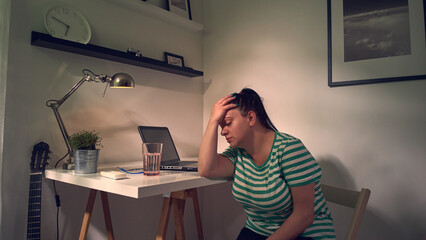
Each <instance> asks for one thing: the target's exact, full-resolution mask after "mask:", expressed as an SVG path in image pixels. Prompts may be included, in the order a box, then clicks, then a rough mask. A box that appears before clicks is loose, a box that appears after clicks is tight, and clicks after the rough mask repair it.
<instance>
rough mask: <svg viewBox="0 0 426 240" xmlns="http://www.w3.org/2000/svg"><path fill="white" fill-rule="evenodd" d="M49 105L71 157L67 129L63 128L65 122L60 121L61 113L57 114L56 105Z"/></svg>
mask: <svg viewBox="0 0 426 240" xmlns="http://www.w3.org/2000/svg"><path fill="white" fill-rule="evenodd" d="M50 107H51V108H52V110H53V113H54V114H55V117H56V121H57V122H58V125H59V129H60V130H61V133H62V137H63V138H64V141H65V145H66V146H67V150H68V155H69V157H70V158H71V157H73V155H74V154H73V152H72V150H71V145H70V142H69V135H68V132H67V129H66V128H65V124H64V122H63V121H62V118H61V115H60V114H59V110H58V107H57V106H50ZM69 162H70V160H69Z"/></svg>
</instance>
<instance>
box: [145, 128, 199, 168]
mask: <svg viewBox="0 0 426 240" xmlns="http://www.w3.org/2000/svg"><path fill="white" fill-rule="evenodd" d="M138 130H139V134H140V135H141V138H142V141H143V142H144V143H163V151H162V154H161V165H160V169H161V170H177V171H193V172H196V171H198V161H182V160H181V159H180V158H179V154H178V152H177V150H176V147H175V144H174V142H173V139H172V136H171V135H170V131H169V129H168V128H167V127H153V126H138Z"/></svg>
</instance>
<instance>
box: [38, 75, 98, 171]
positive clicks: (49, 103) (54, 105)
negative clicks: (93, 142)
mask: <svg viewBox="0 0 426 240" xmlns="http://www.w3.org/2000/svg"><path fill="white" fill-rule="evenodd" d="M91 80H92V79H91V78H90V76H89V75H88V74H85V76H84V77H83V78H82V79H81V80H80V81H79V82H78V83H76V84H75V85H74V86H73V87H72V88H71V89H70V90H69V91H68V92H67V93H66V94H65V96H63V97H62V98H61V99H59V100H49V101H47V102H46V106H48V107H50V108H51V109H52V110H53V113H54V114H55V118H56V121H57V122H58V125H59V129H60V130H61V134H62V137H63V138H64V141H65V145H66V146H67V150H68V154H69V157H70V158H69V159H68V163H71V157H73V155H74V154H73V152H72V150H71V145H70V142H69V135H68V132H67V129H66V128H65V124H64V122H63V121H62V117H61V115H60V114H59V107H60V106H61V105H62V104H63V103H64V102H65V101H66V100H67V99H68V98H69V97H70V96H71V95H72V94H73V93H74V92H75V91H76V90H77V89H78V88H79V87H80V86H81V85H82V84H83V83H84V82H85V81H91Z"/></svg>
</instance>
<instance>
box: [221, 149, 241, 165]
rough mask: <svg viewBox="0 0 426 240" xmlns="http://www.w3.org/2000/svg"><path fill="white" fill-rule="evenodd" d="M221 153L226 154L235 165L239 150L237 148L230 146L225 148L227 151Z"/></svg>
mask: <svg viewBox="0 0 426 240" xmlns="http://www.w3.org/2000/svg"><path fill="white" fill-rule="evenodd" d="M221 155H223V156H225V157H226V158H228V159H229V161H231V163H232V164H234V165H235V163H236V162H237V156H238V155H237V150H236V149H235V148H232V147H231V146H229V147H228V148H226V149H225V151H223V152H222V153H221Z"/></svg>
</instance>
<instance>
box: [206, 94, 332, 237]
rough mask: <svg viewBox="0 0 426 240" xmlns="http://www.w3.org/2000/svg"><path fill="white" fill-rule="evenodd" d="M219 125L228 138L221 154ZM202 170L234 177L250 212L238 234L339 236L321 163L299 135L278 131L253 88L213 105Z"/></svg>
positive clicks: (234, 189)
mask: <svg viewBox="0 0 426 240" xmlns="http://www.w3.org/2000/svg"><path fill="white" fill-rule="evenodd" d="M219 126H220V127H221V135H222V136H224V137H225V138H226V141H227V142H228V143H229V147H228V148H227V149H226V150H225V151H224V152H223V153H221V154H217V140H218V129H219ZM198 172H199V174H200V175H201V176H204V177H208V178H220V177H233V179H234V182H233V186H232V193H233V195H234V198H235V199H236V200H237V201H238V202H239V203H240V204H241V205H242V207H243V209H244V211H245V213H246V214H247V220H246V223H245V226H244V228H243V229H242V230H241V232H240V234H239V235H238V238H237V240H257V239H259V240H261V239H262V240H263V239H268V240H274V239H279V240H284V239H335V234H334V226H333V222H332V220H331V217H330V213H329V211H328V208H327V206H326V205H325V200H324V197H323V195H322V192H321V188H320V184H319V181H320V178H321V169H320V167H319V165H318V164H317V163H316V161H315V159H314V158H313V157H312V156H311V154H310V153H309V151H308V150H307V149H306V147H305V146H304V145H303V143H302V142H301V141H300V140H299V139H297V138H295V137H292V136H290V135H288V134H285V133H280V132H278V130H277V129H276V128H275V126H274V125H273V124H272V122H271V120H270V119H269V117H268V115H267V113H266V111H265V108H264V106H263V103H262V100H261V99H260V97H259V95H258V94H257V93H256V92H255V91H253V90H252V89H249V88H244V89H243V90H242V91H241V92H240V93H234V94H232V95H228V96H225V97H223V98H222V99H220V100H219V101H218V102H216V104H215V105H214V106H213V109H212V111H211V114H210V120H209V122H208V125H207V129H206V132H205V134H204V137H203V140H202V142H201V146H200V152H199V162H198Z"/></svg>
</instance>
